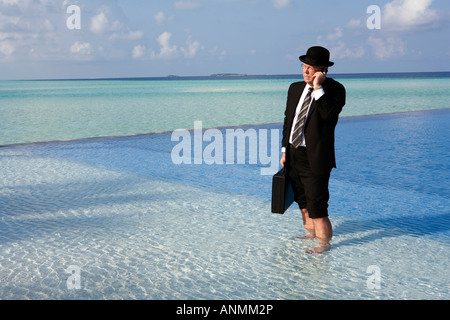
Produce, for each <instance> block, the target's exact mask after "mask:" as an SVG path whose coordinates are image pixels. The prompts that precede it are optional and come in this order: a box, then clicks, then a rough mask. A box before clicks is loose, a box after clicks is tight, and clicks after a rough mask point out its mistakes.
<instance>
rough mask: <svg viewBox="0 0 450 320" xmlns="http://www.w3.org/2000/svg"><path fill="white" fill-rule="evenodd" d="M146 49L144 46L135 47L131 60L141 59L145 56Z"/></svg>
mask: <svg viewBox="0 0 450 320" xmlns="http://www.w3.org/2000/svg"><path fill="white" fill-rule="evenodd" d="M145 51H146V48H145V46H141V45H137V46H134V48H133V54H132V57H133V59H141V58H142V57H143V56H144V55H145Z"/></svg>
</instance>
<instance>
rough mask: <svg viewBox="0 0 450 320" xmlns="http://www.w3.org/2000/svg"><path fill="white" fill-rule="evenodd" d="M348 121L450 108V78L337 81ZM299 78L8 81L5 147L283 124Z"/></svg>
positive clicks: (1, 134) (4, 85) (1, 125)
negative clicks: (199, 127)
mask: <svg viewBox="0 0 450 320" xmlns="http://www.w3.org/2000/svg"><path fill="white" fill-rule="evenodd" d="M330 76H331V77H334V78H335V79H336V80H338V81H340V82H342V84H344V85H345V87H346V89H347V105H346V106H345V108H344V110H343V112H342V114H341V116H342V117H348V116H360V115H372V114H383V113H395V112H405V111H416V110H430V109H445V108H449V107H450V105H449V101H450V90H449V88H450V73H411V74H357V75H330ZM299 79H300V78H299V76H296V75H290V76H289V75H287V76H265V77H264V76H259V77H258V76H254V77H251V76H246V77H245V76H242V77H232V76H229V77H197V78H194V77H187V78H178V77H176V78H153V79H152V78H149V79H112V80H111V79H108V80H69V81H61V80H60V81H56V80H55V81H1V82H0V115H1V119H2V120H1V122H0V145H6V144H15V143H28V142H38V141H53V140H71V139H80V138H87V137H99V136H117V135H129V134H138V133H150V132H163V131H172V130H175V129H191V128H193V126H194V121H202V123H203V127H204V128H209V127H222V126H230V125H233V126H235V125H244V124H262V123H276V122H282V121H283V116H284V115H283V113H284V108H285V102H286V94H287V89H288V87H289V84H290V83H292V82H294V81H299Z"/></svg>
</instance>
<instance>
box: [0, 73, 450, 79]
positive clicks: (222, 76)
mask: <svg viewBox="0 0 450 320" xmlns="http://www.w3.org/2000/svg"><path fill="white" fill-rule="evenodd" d="M427 74H428V75H431V74H433V75H439V74H440V75H444V74H448V75H450V71H403V72H359V73H354V72H352V73H331V72H330V73H329V75H330V76H335V77H346V78H352V77H360V76H361V75H371V76H373V77H375V76H389V75H427ZM301 76H302V75H301V74H295V73H294V74H289V73H288V74H244V73H215V74H210V75H199V76H183V75H167V76H139V77H134V76H129V77H80V78H48V79H45V78H34V79H33V78H31V79H0V81H81V80H83V81H88V80H186V79H191V80H196V79H199V80H205V79H211V80H232V79H235V80H239V79H249V80H250V79H264V78H271V77H281V78H286V79H291V78H292V79H294V78H298V77H301Z"/></svg>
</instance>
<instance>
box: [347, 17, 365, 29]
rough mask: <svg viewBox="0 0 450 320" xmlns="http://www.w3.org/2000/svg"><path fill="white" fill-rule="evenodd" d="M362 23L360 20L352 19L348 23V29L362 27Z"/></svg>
mask: <svg viewBox="0 0 450 320" xmlns="http://www.w3.org/2000/svg"><path fill="white" fill-rule="evenodd" d="M361 25H362V22H361V20H360V19H352V20H350V21H349V22H348V23H347V27H348V28H350V29H354V28H359V27H361Z"/></svg>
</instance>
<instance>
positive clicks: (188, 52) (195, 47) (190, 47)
mask: <svg viewBox="0 0 450 320" xmlns="http://www.w3.org/2000/svg"><path fill="white" fill-rule="evenodd" d="M186 44H187V48H181V52H183V55H184V57H185V58H193V57H194V56H195V55H196V54H197V52H198V51H199V50H200V49H201V48H202V46H201V45H200V42H198V41H192V36H191V35H189V37H188V39H187V40H186Z"/></svg>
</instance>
